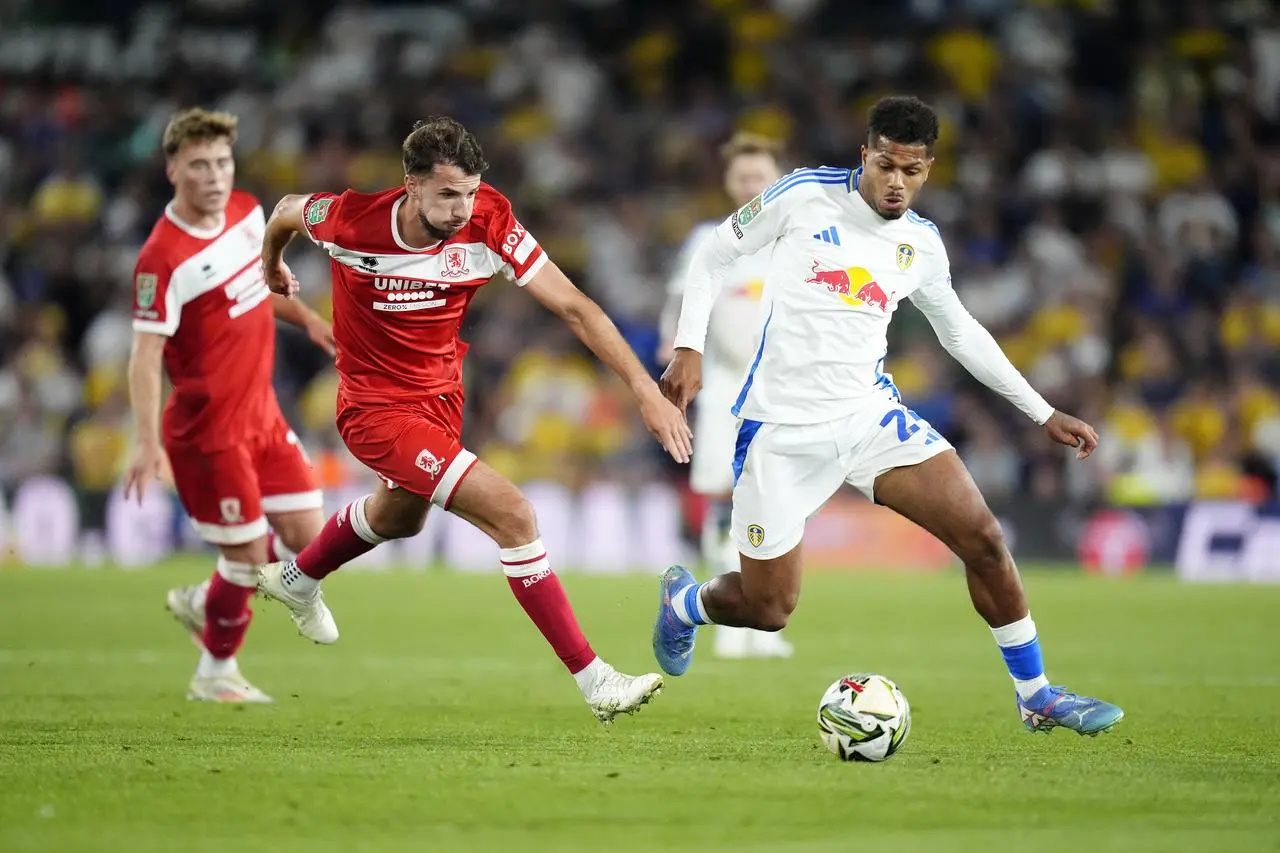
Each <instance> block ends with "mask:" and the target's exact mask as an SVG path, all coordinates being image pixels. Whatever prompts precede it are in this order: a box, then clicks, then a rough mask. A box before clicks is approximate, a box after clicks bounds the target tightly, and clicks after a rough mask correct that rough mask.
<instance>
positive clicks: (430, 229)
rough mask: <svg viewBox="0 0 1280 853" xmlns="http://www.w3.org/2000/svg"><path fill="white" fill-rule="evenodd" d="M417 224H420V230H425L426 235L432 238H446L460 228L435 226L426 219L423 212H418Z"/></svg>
mask: <svg viewBox="0 0 1280 853" xmlns="http://www.w3.org/2000/svg"><path fill="white" fill-rule="evenodd" d="M418 224H419V225H421V226H422V230H423V231H426V232H427V236H428V237H430V238H431V239H433V240H448V239H449V238H450V237H452V236H453V235H454V234H457V233H458V232H459V231H461V230H462V228H461V226H459V227H458V228H437V227H436V226H434V225H432V224H431V222H430V221H428V219H427V216H426V214H425V213H419V214H418Z"/></svg>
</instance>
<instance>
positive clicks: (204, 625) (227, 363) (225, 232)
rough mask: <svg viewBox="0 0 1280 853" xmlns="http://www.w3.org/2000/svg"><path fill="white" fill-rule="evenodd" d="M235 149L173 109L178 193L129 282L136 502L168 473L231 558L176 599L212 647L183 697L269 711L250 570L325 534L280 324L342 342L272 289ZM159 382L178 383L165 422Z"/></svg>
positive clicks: (200, 121)
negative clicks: (280, 371) (237, 185)
mask: <svg viewBox="0 0 1280 853" xmlns="http://www.w3.org/2000/svg"><path fill="white" fill-rule="evenodd" d="M235 138H236V118H235V116H232V115H229V114H227V113H214V112H207V111H205V110H202V109H191V110H186V111H184V112H181V113H178V114H177V115H175V116H174V117H173V119H172V120H171V121H170V122H169V125H168V127H166V128H165V131H164V139H163V147H164V154H165V158H166V172H167V174H168V177H169V181H170V182H171V183H172V184H173V188H174V196H173V200H172V201H171V202H170V203H169V205H168V206H167V207H166V208H165V211H164V215H163V216H161V217H160V219H159V220H158V221H157V222H156V225H155V228H154V229H152V231H151V235H150V237H148V238H147V241H146V243H145V244H144V245H143V247H142V251H141V253H140V254H139V255H138V263H137V266H136V268H135V270H134V304H133V318H134V319H133V328H134V335H133V350H132V353H131V356H130V360H129V396H130V400H131V402H132V406H133V414H134V418H135V420H136V423H137V432H138V435H137V441H138V450H137V456H136V458H135V459H134V461H133V464H132V466H131V467H130V468H129V471H128V474H127V477H126V480H125V496H126V497H128V496H129V495H130V493H131V492H132V493H136V494H137V496H138V500H139V502H141V500H142V498H143V495H144V494H145V492H146V490H147V487H148V485H149V484H150V483H151V481H152V480H154V479H156V478H157V477H158V476H159V475H160V473H161V471H162V469H163V468H164V466H165V465H166V464H167V465H168V466H169V467H170V468H171V470H172V474H173V483H174V486H175V487H176V489H177V492H178V497H179V499H181V501H182V505H183V507H184V508H185V509H186V511H187V514H188V515H190V516H191V519H192V521H193V523H194V524H195V527H196V530H197V531H198V532H199V534H200V536H201V538H202V539H204V540H205V541H206V542H208V543H210V544H211V545H215V546H217V548H218V550H219V552H220V555H219V557H218V562H217V568H216V570H215V572H214V574H213V576H212V578H210V580H209V581H208V582H207V583H205V584H200V585H198V586H191V587H183V588H180V589H174V590H170V591H169V595H168V599H167V604H168V607H169V610H170V611H172V612H173V615H174V616H176V617H177V618H178V620H179V621H180V622H181V623H182V624H183V625H184V626H186V627H187V628H188V629H189V630H190V631H191V632H192V633H193V634H194V635H196V636H197V637H198V640H199V645H200V646H201V648H202V651H201V654H200V661H199V663H198V664H197V666H196V672H195V676H194V677H193V678H192V679H191V686H190V690H189V692H188V694H187V696H188V698H190V699H197V700H205V701H213V702H270V701H271V699H270V697H268V696H267V695H266V694H265V693H263V692H262V691H261V690H258V689H257V688H256V687H254V686H253V685H252V684H250V683H249V682H248V681H247V680H245V678H244V677H243V676H242V675H241V674H240V670H239V666H238V664H237V662H236V651H237V650H238V649H239V648H240V644H241V643H242V642H243V641H244V635H245V631H246V630H247V629H248V627H249V620H250V618H251V615H252V614H251V612H250V610H249V598H250V597H251V596H252V595H253V593H254V588H255V586H256V579H255V575H254V567H255V566H256V565H258V564H260V563H264V562H267V561H268V560H273V559H279V558H281V557H282V556H284V555H286V554H290V553H293V552H295V551H297V550H300V549H301V548H302V547H303V546H304V545H306V544H307V543H308V542H310V541H311V540H312V539H313V538H314V537H315V536H316V534H317V533H318V532H319V531H320V528H321V526H322V525H323V524H324V515H323V512H322V499H321V498H322V496H321V493H320V488H319V486H318V485H317V482H316V478H315V476H314V475H313V474H312V471H311V466H310V463H309V461H308V460H307V457H306V455H305V453H304V452H303V450H302V447H301V445H300V444H299V443H298V438H297V436H296V435H294V433H293V431H292V430H290V429H289V425H288V424H287V423H285V419H284V415H283V414H281V412H280V405H279V403H277V401H276V395H275V391H274V389H273V388H272V387H271V374H272V370H273V367H274V361H275V321H276V318H277V317H278V318H280V319H282V320H285V321H287V322H289V323H292V324H294V325H296V326H298V327H299V328H301V329H303V330H305V331H306V332H307V334H308V335H309V336H310V338H311V339H312V340H313V341H314V342H315V343H316V344H317V345H319V346H321V347H323V348H324V349H325V350H326V351H327V352H329V353H330V354H332V353H333V334H332V330H331V329H330V327H329V324H328V323H326V322H325V321H324V320H322V319H321V318H320V317H319V316H317V315H316V314H315V312H313V311H311V310H310V309H308V308H307V307H306V306H305V305H303V304H302V303H300V302H298V301H296V300H287V299H284V298H283V297H279V296H274V295H273V294H272V293H271V291H270V290H268V289H267V286H266V283H265V282H264V281H263V280H262V265H261V263H260V261H259V254H260V252H261V250H262V235H263V232H264V230H265V228H266V222H265V218H264V216H263V212H262V207H261V205H259V204H258V201H257V199H255V198H254V197H253V196H252V195H250V194H248V193H246V192H242V191H240V190H236V189H234V188H233V186H232V185H233V182H234V180H235V160H234V158H233V156H232V150H231V148H232V145H233V144H234V143H235ZM162 370H163V371H164V372H166V373H168V375H169V380H170V381H171V382H172V384H173V393H172V395H171V396H170V397H169V401H168V403H167V404H166V406H165V408H164V417H163V422H162V421H161V418H160V397H161V372H162ZM268 524H269V525H270V527H268ZM273 529H274V533H272V532H271V530H273Z"/></svg>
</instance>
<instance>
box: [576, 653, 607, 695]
mask: <svg viewBox="0 0 1280 853" xmlns="http://www.w3.org/2000/svg"><path fill="white" fill-rule="evenodd" d="M608 668H609V664H607V663H605V662H604V661H602V660H601V659H600V657H599V656H596V658H595V660H593V661H591V663H589V664H587V665H586V666H584V667H583V668H582V669H580V670H578V671H577V672H575V673H574V674H573V680H574V681H576V682H578V689H579V690H581V691H582V695H583V696H590V695H591V691H592V690H594V689H595V686H596V681H598V680H599V678H600V676H601V675H603V674H604V673H605V672H607V671H608Z"/></svg>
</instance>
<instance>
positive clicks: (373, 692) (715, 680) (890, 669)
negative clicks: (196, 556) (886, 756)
mask: <svg viewBox="0 0 1280 853" xmlns="http://www.w3.org/2000/svg"><path fill="white" fill-rule="evenodd" d="M207 566H208V562H207V561H204V560H184V561H181V562H175V563H173V564H172V565H168V566H166V567H164V568H162V569H155V570H150V571H145V572H137V573H126V572H120V571H87V570H68V571H34V570H25V571H23V570H14V571H0V851H6V853H18V851H41V853H48V852H49V851H102V850H110V851H115V850H120V851H131V853H132V851H179V850H181V851H218V853H225V851H227V850H236V851H273V853H283V851H306V853H320V851H366V850H367V851H436V850H439V851H487V850H501V851H608V853H621V852H622V851H676V850H680V851H684V850H689V851H819V850H821V851H828V850H869V849H873V850H895V851H917V850H918V851H931V852H932V851H980V853H991V851H1005V850H1014V849H1024V848H1025V849H1028V850H1034V851H1036V853H1049V851H1058V850H1062V851H1072V852H1073V853H1079V851H1081V850H1086V851H1088V853H1104V851H1117V853H1119V851H1125V853H1132V851H1173V850H1185V849H1198V850H1210V851H1231V853H1241V851H1254V850H1272V851H1276V850H1280V710H1277V709H1280V619H1277V614H1278V613H1280V587H1263V586H1253V587H1246V586H1195V587H1193V586H1187V585H1181V584H1179V583H1177V582H1176V581H1174V580H1173V579H1171V578H1168V577H1147V578H1141V579H1100V578H1091V577H1086V576H1083V575H1081V574H1078V573H1075V572H1051V571H1030V572H1028V573H1027V581H1028V587H1029V589H1030V592H1031V600H1032V612H1033V614H1034V615H1035V617H1036V621H1037V623H1038V624H1039V626H1040V631H1041V640H1042V642H1043V644H1044V647H1045V654H1046V657H1047V662H1048V665H1049V674H1050V677H1051V678H1052V679H1053V680H1054V681H1055V683H1066V684H1068V685H1070V686H1071V687H1073V688H1074V689H1077V690H1080V691H1082V692H1089V693H1095V694H1097V695H1101V696H1104V697H1106V698H1107V699H1109V700H1112V701H1115V702H1118V703H1119V704H1121V705H1122V706H1123V707H1124V708H1125V711H1126V714H1127V716H1126V719H1125V720H1124V721H1123V723H1121V725H1120V726H1119V727H1117V729H1116V730H1115V731H1114V732H1112V733H1111V734H1108V735H1103V736H1101V737H1099V738H1097V739H1090V738H1082V737H1079V736H1077V735H1075V734H1073V733H1070V732H1065V731H1061V730H1059V731H1057V732H1055V733H1053V734H1052V735H1051V736H1047V737H1046V736H1032V735H1030V734H1029V733H1027V732H1026V731H1024V730H1023V729H1022V726H1021V724H1020V723H1019V720H1018V716H1017V713H1016V710H1015V708H1014V702H1013V690H1012V685H1011V684H1010V682H1009V679H1008V676H1007V675H1006V674H1005V672H1004V667H1003V665H1002V663H1001V660H1000V657H999V654H998V653H997V651H996V648H995V645H994V643H993V642H992V639H991V636H990V634H989V633H988V632H987V630H986V628H985V627H984V626H983V625H982V623H981V621H980V620H979V619H978V618H977V616H976V615H974V614H973V613H972V612H971V610H970V608H969V604H968V600H967V596H966V595H965V590H964V583H963V581H962V579H961V578H960V577H958V575H956V574H947V575H938V576H908V575H877V574H857V575H855V574H847V575H837V574H817V573H815V574H812V575H810V576H809V577H807V578H806V588H805V591H804V596H803V599H802V601H801V603H800V609H799V611H798V612H797V614H796V617H795V619H794V622H793V624H792V627H791V628H790V630H789V635H790V637H791V639H792V640H793V641H794V642H795V644H796V646H797V649H798V656H797V657H796V659H794V660H792V661H786V662H732V663H730V662H720V661H716V660H714V659H712V658H711V656H710V655H709V654H707V651H708V647H709V642H704V644H703V648H702V649H701V656H700V657H699V658H698V659H697V660H695V663H694V666H693V669H692V670H691V671H690V673H689V674H688V675H686V676H685V677H683V678H679V679H668V682H667V689H666V691H665V692H664V693H663V695H662V696H660V697H659V698H658V700H657V701H656V703H655V704H653V705H650V706H649V707H647V708H646V709H645V710H644V711H643V713H641V714H639V715H638V716H636V717H627V718H623V719H621V720H619V721H618V722H617V724H615V725H614V726H613V727H612V728H608V729H606V728H603V727H601V726H599V725H598V724H597V723H596V722H595V720H594V719H593V718H592V716H591V714H590V713H589V712H588V710H587V708H586V705H585V703H583V702H582V700H581V699H580V698H579V696H578V693H577V691H576V689H575V688H574V685H573V682H572V680H571V679H570V678H569V677H568V676H567V675H566V674H565V673H564V672H563V670H562V668H561V666H560V664H559V662H558V661H557V660H556V659H555V657H554V656H553V655H552V654H551V653H550V650H549V649H548V648H547V647H546V646H545V645H544V644H543V642H542V639H541V637H540V636H539V635H538V634H537V632H536V630H535V629H534V628H533V627H532V625H530V624H529V623H528V622H527V621H526V620H525V617H524V615H523V613H522V612H521V611H520V609H519V607H518V606H517V605H516V603H515V602H514V601H513V600H512V597H511V594H510V592H509V591H508V590H507V588H506V584H505V583H504V582H503V580H502V579H501V578H500V577H498V576H495V575H489V576H467V575H457V574H449V573H444V572H425V573H416V574H415V573H391V574H372V573H352V574H348V575H345V576H344V575H338V576H335V577H334V578H333V579H332V580H331V581H330V582H329V583H328V584H327V585H326V589H327V591H328V600H329V602H330V604H331V605H332V607H333V609H334V612H335V614H336V616H337V618H338V622H339V624H340V626H341V628H342V632H343V635H342V639H341V641H340V642H339V643H338V644H337V645H336V646H333V647H329V648H324V647H318V646H313V645H311V644H309V643H307V642H305V641H304V640H302V639H301V638H299V637H298V636H297V635H296V634H295V633H294V632H293V626H292V624H291V623H289V621H288V619H287V617H286V615H285V613H284V611H283V610H282V609H278V605H272V604H268V603H261V602H260V603H257V604H256V605H255V607H256V610H257V615H256V619H255V622H254V627H253V630H252V631H251V632H250V636H249V642H248V644H247V646H246V648H245V650H244V652H243V653H242V655H241V662H242V667H243V669H244V672H245V674H246V675H247V676H249V678H250V679H252V680H253V681H254V682H255V683H256V684H258V685H259V686H260V687H262V688H263V689H265V690H266V691H267V692H268V693H271V694H273V695H274V696H276V698H277V699H278V704H277V705H275V706H271V707H255V708H231V707H214V706H207V705H195V704H193V703H189V702H186V701H185V700H184V698H183V695H184V691H185V686H186V681H187V678H188V677H189V675H190V671H191V668H192V666H193V665H194V659H195V652H194V649H193V647H192V645H191V644H190V643H189V642H188V641H187V639H186V638H185V637H184V636H183V635H182V634H181V632H180V629H179V628H178V627H177V625H176V624H175V623H174V622H173V621H172V620H171V619H170V618H169V616H168V614H167V613H166V612H165V611H164V609H163V603H162V602H163V597H164V591H165V589H166V588H167V587H168V586H170V585H176V584H178V583H184V582H192V581H194V580H196V579H197V578H198V577H200V576H201V575H203V574H204V572H205V571H206V569H207ZM564 580H565V585H566V586H567V588H568V590H569V593H570V595H571V596H572V598H573V599H574V602H575V604H576V607H577V609H578V612H579V615H580V617H581V619H582V621H583V624H584V626H585V627H586V629H587V633H588V636H590V637H591V638H592V640H593V642H594V644H595V646H596V649H597V651H599V652H600V653H601V654H602V655H604V656H605V657H606V658H607V659H609V660H610V661H611V662H612V663H614V664H615V665H616V666H618V667H619V668H620V669H624V670H627V671H631V672H636V671H641V670H645V671H647V670H650V669H652V668H653V660H652V657H651V655H650V651H649V631H650V625H651V621H650V620H651V618H652V615H653V610H654V604H655V599H656V589H657V583H656V578H650V577H637V576H631V577H621V578H616V577H615V578H601V577H586V576H576V575H568V576H566V577H565V579H564ZM706 639H707V640H709V638H706ZM857 670H871V671H876V672H881V673H884V674H885V675H888V676H889V677H890V678H893V679H895V680H897V682H898V683H899V684H900V685H901V687H902V688H903V690H904V691H905V693H906V694H907V696H908V698H909V699H910V700H911V702H912V706H913V711H914V728H913V731H912V734H911V737H910V739H909V740H908V742H907V743H906V745H905V746H904V747H903V749H902V751H901V752H900V753H899V754H898V755H897V756H895V757H894V758H893V759H892V760H890V761H889V762H887V763H885V764H880V765H867V764H842V763H841V762H839V761H837V760H836V759H835V758H834V757H833V756H832V755H830V754H829V753H828V752H827V751H826V750H825V748H823V747H822V746H821V744H820V742H819V740H818V737H817V731H816V724H815V720H814V713H815V705H816V702H817V699H818V697H819V696H820V695H821V693H822V690H823V689H824V688H825V687H826V686H827V684H828V683H829V682H831V681H832V680H834V679H835V678H837V677H839V676H840V675H842V674H844V673H845V672H847V671H857Z"/></svg>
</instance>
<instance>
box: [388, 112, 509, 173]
mask: <svg viewBox="0 0 1280 853" xmlns="http://www.w3.org/2000/svg"><path fill="white" fill-rule="evenodd" d="M402 150H403V154H404V173H405V174H406V175H428V174H430V173H431V171H432V170H433V169H434V168H435V167H436V164H438V163H444V164H448V165H451V166H457V167H458V168H459V169H461V170H462V171H463V172H465V173H466V174H468V175H483V174H484V172H485V170H486V169H488V168H489V164H488V163H486V162H485V160H484V151H482V150H481V149H480V143H479V141H478V140H477V139H476V138H475V137H474V136H472V135H471V131H469V130H467V129H466V128H465V127H463V126H462V124H461V123H459V122H458V121H456V120H455V119H452V118H450V117H449V116H427V117H426V118H425V119H422V120H420V121H417V122H415V123H414V125H413V130H411V131H410V132H409V135H408V136H406V137H405V139H404V146H403V149H402Z"/></svg>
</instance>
